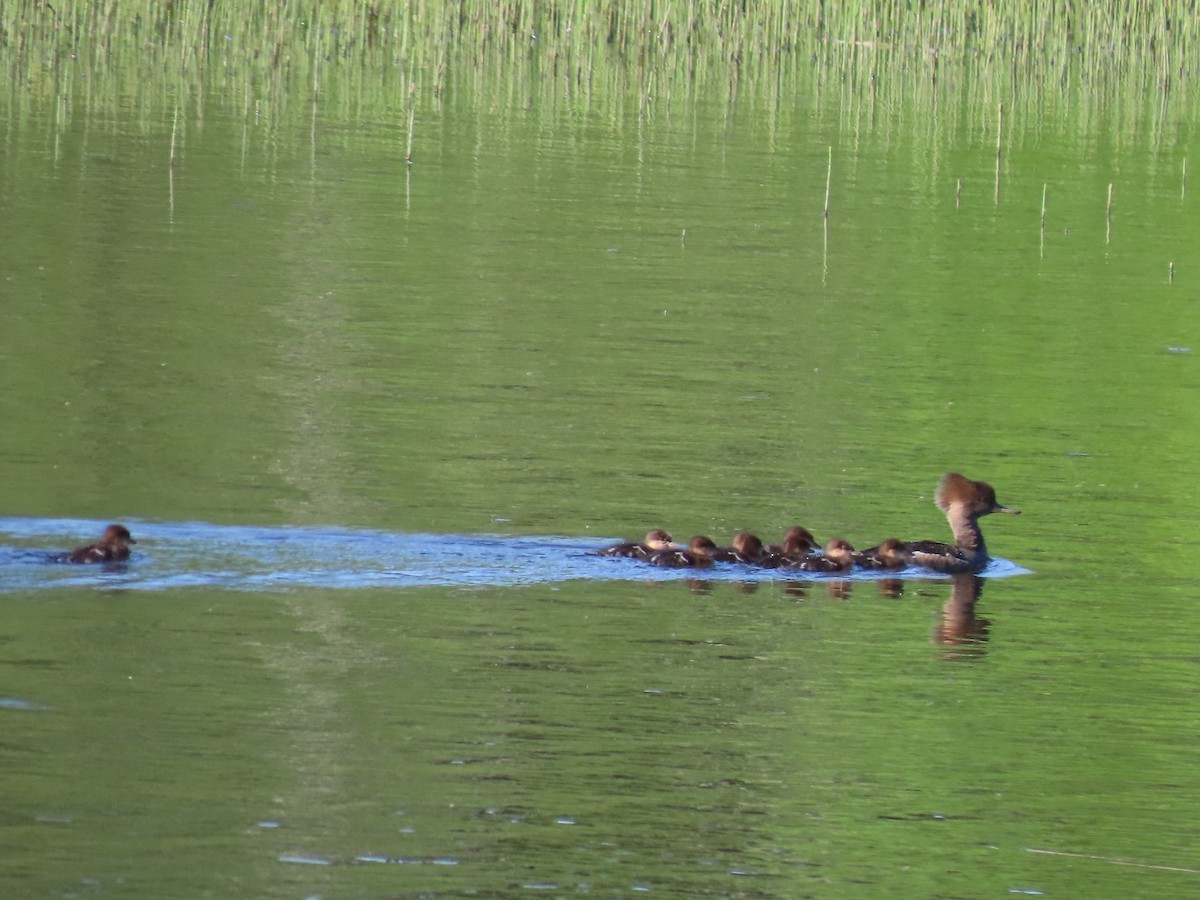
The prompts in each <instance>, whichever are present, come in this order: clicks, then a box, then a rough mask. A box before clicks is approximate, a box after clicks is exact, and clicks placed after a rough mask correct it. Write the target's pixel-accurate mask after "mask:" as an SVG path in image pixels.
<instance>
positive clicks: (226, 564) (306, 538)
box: [0, 519, 1028, 592]
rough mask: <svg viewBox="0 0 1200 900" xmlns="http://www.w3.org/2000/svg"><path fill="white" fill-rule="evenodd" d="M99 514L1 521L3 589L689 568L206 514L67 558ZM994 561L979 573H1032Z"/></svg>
mask: <svg viewBox="0 0 1200 900" xmlns="http://www.w3.org/2000/svg"><path fill="white" fill-rule="evenodd" d="M105 524H106V523H104V522H95V521H83V520H76V519H0V534H3V535H4V537H3V542H4V543H5V544H8V546H6V547H3V548H0V592H14V591H32V590H37V589H40V588H64V587H97V588H104V589H112V588H122V589H135V590H168V589H172V588H180V587H223V588H228V589H230V590H247V591H278V590H288V589H292V588H311V587H319V588H342V589H347V590H353V589H356V588H377V587H407V586H411V587H428V586H449V587H504V586H511V585H524V584H542V583H554V582H564V581H575V580H605V581H632V580H637V581H678V580H685V579H694V578H695V577H696V576H697V575H698V574H699V573H698V572H697V571H695V570H689V569H662V568H657V567H654V566H649V565H646V564H645V563H643V562H639V561H637V560H629V559H620V558H610V557H600V556H595V555H593V551H595V550H597V549H599V548H600V547H603V546H605V545H606V544H607V543H610V541H604V540H595V539H582V538H570V537H510V536H502V535H456V534H397V533H392V532H384V531H367V530H362V531H359V530H346V529H329V528H258V527H248V526H236V525H210V524H207V523H203V522H178V523H161V522H138V521H127V522H126V524H127V525H129V527H130V530H131V531H132V532H133V533H134V536H135V537H136V538H137V539H138V541H139V543H138V545H137V547H136V548H135V552H134V555H133V557H132V558H131V559H130V561H129V562H127V563H116V564H112V565H105V566H71V565H66V564H63V563H62V562H61V559H62V551H63V550H64V549H67V548H69V547H70V546H72V545H74V544H77V543H80V542H82V541H84V540H87V539H89V537H90V536H93V535H96V534H99V532H100V531H101V530H102V529H103V527H104V525H105ZM1027 572H1028V570H1027V569H1023V568H1021V567H1020V566H1017V565H1014V564H1013V563H1011V562H1009V561H1008V560H1004V559H993V560H992V562H991V564H990V565H989V566H988V568H987V570H986V571H985V572H984V573H983V574H984V575H985V576H987V577H1005V576H1010V575H1019V574H1025V573H1027ZM914 576H915V577H922V578H928V577H930V576H929V573H927V572H923V571H921V570H919V569H913V570H911V571H909V572H902V573H877V572H854V573H853V574H851V575H838V576H828V575H814V574H809V573H795V572H788V573H786V574H784V573H781V572H780V571H779V570H771V569H755V568H753V567H749V566H742V565H736V564H718V565H717V566H715V567H714V568H711V569H705V570H703V578H704V580H706V581H739V582H746V581H777V580H779V579H780V578H783V577H786V578H787V580H790V581H797V580H804V581H822V580H825V581H828V580H830V579H831V578H833V579H834V580H838V581H845V580H853V581H875V580H878V579H880V578H883V577H890V578H896V577H914Z"/></svg>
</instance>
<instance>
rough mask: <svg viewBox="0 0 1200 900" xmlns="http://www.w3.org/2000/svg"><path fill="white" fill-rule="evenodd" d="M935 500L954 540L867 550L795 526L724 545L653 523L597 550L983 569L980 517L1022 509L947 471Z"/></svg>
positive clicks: (676, 558)
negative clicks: (770, 539)
mask: <svg viewBox="0 0 1200 900" xmlns="http://www.w3.org/2000/svg"><path fill="white" fill-rule="evenodd" d="M934 500H935V502H936V504H937V507H938V509H940V510H941V511H942V512H944V513H945V514H946V520H947V522H949V524H950V529H951V531H952V532H953V533H954V543H952V544H947V543H942V542H940V541H901V540H899V539H897V538H888V539H887V540H885V541H882V542H881V543H879V544H877V545H875V546H874V547H870V548H868V549H866V550H855V549H854V546H853V545H852V544H851V543H850V542H849V541H846V540H843V539H842V538H835V539H834V540H831V541H829V543H827V544H826V545H825V547H824V549H823V550H820V551H818V544H817V541H816V539H814V538H813V536H812V532H810V531H809V530H808V529H807V528H804V527H803V526H800V525H796V526H794V527H792V528H790V529H788V531H787V533H786V534H785V535H784V537H783V542H782V543H781V544H773V545H769V546H768V545H764V544H763V542H762V540H761V539H760V538H759V537H758V536H757V535H755V534H752V533H750V532H740V533H738V534H736V535H734V537H733V541H732V542H731V545H730V546H729V547H718V546H717V545H716V544H715V543H714V542H713V541H712V539H711V538H709V537H708V536H706V535H702V534H699V535H696V536H695V537H693V538H692V539H691V540H690V541H688V543H687V546H686V547H681V546H679V545H678V544H676V543H675V542H674V541H673V540H672V538H671V535H670V534H668V533H667V532H666V531H663V530H662V529H654V530H653V531H651V532H649V533H648V534H647V535H646V537H645V538H644V539H643V540H642V541H639V542H631V543H623V544H616V545H615V546H612V547H606V548H605V549H603V550H599V551H597V553H598V554H599V555H600V556H620V557H628V558H630V559H640V560H642V561H644V562H648V563H650V564H651V565H656V566H667V567H671V568H706V567H709V566H712V565H713V564H714V563H718V562H733V563H744V564H746V565H752V566H759V567H761V568H770V569H786V570H792V571H799V572H830V573H837V572H849V571H850V570H851V569H853V568H854V567H855V566H858V567H859V568H863V569H874V570H882V571H899V570H901V569H904V568H907V567H908V566H910V565H915V566H919V567H921V568H925V569H930V570H932V571H935V572H942V573H946V574H955V573H958V572H978V571H980V570H981V569H983V568H984V567H985V566H987V564H988V560H989V559H990V557H989V556H988V552H987V546H986V545H985V544H984V541H983V532H982V531H981V530H980V528H979V518H980V517H981V516H986V515H988V514H990V513H994V512H1001V513H1010V514H1013V515H1016V514H1019V513H1020V510H1017V509H1012V508H1011V507H1007V506H1003V505H1001V504H1000V503H999V502H997V500H996V491H995V490H994V489H993V488H992V486H991V485H990V484H988V483H987V482H984V481H972V480H970V479H969V478H966V477H964V476H962V475H960V474H959V473H957V472H947V473H946V474H945V475H943V476H942V478H941V480H940V481H939V482H938V486H937V492H936V494H935V495H934Z"/></svg>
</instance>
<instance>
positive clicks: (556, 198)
mask: <svg viewBox="0 0 1200 900" xmlns="http://www.w3.org/2000/svg"><path fill="white" fill-rule="evenodd" d="M72 96H73V99H72V101H71V103H70V104H69V105H62V104H61V103H59V104H57V105H56V104H55V103H47V102H39V101H38V99H37V97H36V96H24V95H23V99H22V102H21V104H19V105H18V104H14V106H13V107H6V115H7V121H8V122H9V123H10V124H11V126H12V127H10V129H9V135H8V138H7V139H6V141H5V143H4V144H3V145H2V147H0V157H2V159H3V165H0V241H2V242H3V245H4V247H5V248H6V250H5V260H4V265H3V278H2V280H0V300H2V301H3V303H2V304H0V359H2V360H3V362H4V372H5V386H4V390H3V391H2V392H0V416H2V417H3V421H4V423H5V428H4V429H3V430H0V483H2V484H3V485H4V498H3V506H4V509H3V512H4V516H5V518H3V519H0V534H3V536H4V538H5V543H6V544H7V545H8V549H5V550H4V551H3V552H0V578H2V579H3V581H2V592H0V605H2V606H3V609H4V615H3V621H4V628H3V631H2V632H0V718H3V720H4V735H5V738H4V741H3V745H2V747H0V755H2V762H3V769H4V772H5V773H6V774H5V775H4V787H5V791H4V796H5V804H4V808H3V810H0V825H2V826H3V838H2V840H3V844H4V847H5V852H4V853H3V854H0V885H2V886H3V887H4V889H5V893H7V894H11V895H13V896H36V895H51V896H79V895H88V896H113V897H125V896H137V897H155V898H161V897H174V896H178V897H193V896H198V895H205V894H211V895H217V896H262V897H297V896H304V897H307V896H330V897H333V896H364V897H372V896H409V895H416V894H423V895H428V896H460V895H476V896H478V895H486V896H529V895H553V896H560V895H603V896H613V895H619V896H628V895H632V894H640V893H642V892H648V893H651V894H657V895H669V896H681V895H694V894H704V893H711V894H717V895H726V896H760V897H779V898H793V897H802V896H814V897H840V896H845V897H862V896H940V895H948V896H970V897H984V896H997V895H1000V894H1008V893H1017V894H1031V895H1032V894H1041V895H1045V896H1061V897H1076V896H1081V895H1086V896H1191V895H1194V894H1195V893H1196V889H1197V881H1196V879H1197V877H1198V876H1197V870H1198V869H1200V859H1197V858H1196V856H1195V850H1194V847H1193V846H1192V844H1193V842H1192V835H1193V834H1194V833H1195V831H1196V828H1197V825H1198V824H1200V823H1198V820H1197V812H1196V810H1197V809H1200V802H1198V801H1200V797H1198V796H1197V789H1196V788H1195V786H1194V781H1195V780H1194V778H1193V777H1192V775H1193V773H1194V772H1195V770H1196V765H1197V762H1200V760H1198V759H1197V756H1198V750H1197V748H1198V747H1200V742H1198V741H1197V733H1196V732H1197V722H1196V717H1195V715H1194V714H1193V713H1192V710H1193V708H1194V703H1193V698H1192V695H1193V693H1194V685H1195V681H1196V675H1197V672H1196V656H1195V653H1194V647H1195V646H1196V643H1197V640H1198V639H1200V634H1197V631H1198V630H1200V629H1198V628H1197V626H1196V624H1195V622H1196V619H1195V616H1194V615H1192V612H1193V607H1194V605H1195V602H1196V600H1197V596H1196V593H1197V592H1196V590H1195V589H1194V587H1193V581H1194V576H1193V569H1194V563H1195V560H1196V553H1195V548H1196V547H1197V545H1198V543H1200V534H1197V531H1196V528H1195V526H1194V524H1193V523H1194V521H1195V515H1194V508H1195V505H1196V500H1197V497H1196V491H1195V490H1194V489H1192V488H1191V487H1190V485H1193V484H1196V483H1198V478H1197V476H1198V475H1200V473H1198V472H1197V463H1196V459H1197V455H1196V453H1195V452H1193V451H1194V445H1195V440H1196V435H1197V429H1196V427H1195V424H1196V412H1195V403H1194V394H1195V391H1196V388H1197V386H1198V385H1200V372H1198V371H1197V368H1196V366H1197V359H1198V358H1200V357H1198V355H1197V354H1198V353H1200V349H1198V348H1200V338H1198V337H1197V327H1198V325H1200V323H1198V322H1197V315H1198V314H1197V311H1196V306H1195V303H1194V298H1193V293H1194V292H1193V291H1192V288H1191V285H1192V283H1193V274H1194V272H1196V271H1200V259H1197V248H1198V247H1200V240H1198V238H1200V235H1198V234H1197V225H1196V221H1197V220H1196V217H1195V216H1194V215H1193V210H1192V209H1191V206H1192V197H1191V196H1190V195H1189V194H1188V193H1187V191H1186V189H1184V186H1183V185H1182V183H1181V179H1180V177H1179V173H1180V172H1181V165H1182V162H1183V160H1184V159H1185V158H1190V157H1194V156H1195V154H1194V153H1193V152H1192V151H1193V149H1194V141H1193V138H1192V130H1191V124H1190V122H1188V121H1182V122H1179V123H1178V125H1177V127H1174V128H1170V129H1168V128H1156V129H1153V130H1152V131H1150V132H1147V136H1146V139H1145V140H1141V139H1139V138H1138V137H1137V134H1136V129H1130V128H1128V127H1126V125H1127V124H1128V120H1127V119H1125V118H1121V117H1113V118H1111V119H1110V118H1106V117H1105V116H1103V115H1100V114H1097V113H1096V110H1097V109H1098V107H1097V106H1095V105H1083V106H1076V105H1072V104H1070V103H1065V104H1064V105H1061V106H1054V105H1051V106H1049V107H1048V108H1047V111H1046V112H1045V114H1044V115H1043V116H1042V117H1041V118H1040V119H1038V118H1037V117H1036V116H1033V115H1029V114H1027V115H1025V116H1024V117H1022V116H1021V115H1015V116H1014V118H1013V121H1012V122H1010V126H1011V130H1010V132H1009V139H1008V140H1009V143H1008V144H1007V145H1006V153H1005V155H1004V157H1003V161H1002V171H1001V176H1002V178H1001V190H1000V194H999V198H998V199H997V196H996V193H995V171H994V168H995V135H994V132H993V131H992V125H993V118H992V114H991V111H990V110H988V111H987V112H986V113H985V112H983V111H982V110H981V109H975V108H968V107H967V105H966V104H965V101H964V104H963V107H962V108H959V107H955V108H954V110H953V112H952V111H951V108H949V107H946V106H941V107H938V109H939V110H941V111H940V112H939V113H938V114H937V115H936V116H932V115H930V107H929V105H928V103H927V102H926V101H924V100H922V99H921V98H920V97H913V98H910V99H911V104H910V105H905V104H904V103H902V102H900V100H899V99H897V100H896V101H895V102H892V103H889V104H886V105H885V104H879V105H877V106H872V105H871V104H868V103H865V102H861V101H862V100H863V98H855V97H850V96H847V97H842V96H841V95H840V94H839V93H838V92H836V91H833V90H829V89H826V88H824V87H822V88H820V89H818V88H817V87H812V88H811V89H805V90H800V89H797V90H795V91H791V92H787V93H786V99H783V98H780V97H777V98H776V105H775V106H773V107H770V108H768V107H766V106H764V105H762V104H760V103H758V102H757V101H753V100H745V101H741V102H737V103H734V104H732V105H731V104H730V103H729V97H728V96H727V95H721V96H708V95H702V96H698V97H694V98H686V99H685V98H682V97H680V98H677V99H676V100H674V101H672V102H671V103H660V104H658V105H653V104H651V105H646V104H639V103H638V102H637V100H636V98H635V99H631V100H630V101H629V102H628V103H626V104H619V103H618V104H615V105H607V106H606V105H602V104H599V103H596V104H594V105H589V104H587V103H580V104H578V105H572V104H570V103H566V102H564V103H563V104H562V105H559V106H545V105H539V104H537V103H529V104H524V105H519V104H507V103H500V102H496V103H491V104H487V103H484V104H479V105H474V104H472V103H470V102H468V98H464V97H448V98H445V100H444V101H443V102H442V103H441V104H440V105H437V106H436V107H432V108H425V107H423V108H422V117H421V120H420V129H419V130H418V132H417V142H416V147H415V151H414V164H413V165H412V166H407V165H405V164H404V159H403V157H404V141H403V129H402V128H401V127H400V126H399V125H398V124H397V123H398V122H399V121H400V120H399V119H398V118H392V119H388V120H384V119H382V118H380V117H378V116H374V117H373V116H372V115H369V114H367V113H363V114H359V113H356V112H353V111H348V109H347V108H346V107H345V106H342V107H331V106H325V105H322V104H321V103H318V104H317V105H316V106H315V107H312V106H306V105H304V104H302V103H295V104H293V105H292V106H291V107H290V108H289V109H288V110H286V111H285V110H271V111H270V115H263V114H262V113H261V111H260V112H253V111H251V112H249V113H248V112H247V105H246V103H245V101H244V98H241V99H240V100H239V102H236V103H235V102H232V101H231V100H230V98H229V97H228V96H227V95H225V94H223V93H222V92H221V91H220V90H214V91H213V92H212V93H210V94H208V95H206V96H205V98H203V99H202V100H198V101H196V103H194V104H185V105H184V106H183V109H184V114H183V116H182V121H180V122H176V121H175V120H174V117H173V115H172V114H171V112H170V110H171V109H173V107H170V106H163V105H161V104H160V105H158V106H155V105H154V104H153V103H150V105H149V106H148V107H146V106H137V105H135V104H129V105H127V106H125V107H123V106H122V105H121V104H120V103H117V104H103V103H99V102H97V103H96V104H95V105H94V106H92V107H89V106H88V105H87V104H86V102H85V100H86V95H82V94H81V95H72ZM889 96H894V95H889ZM142 99H143V100H145V99H146V98H142ZM18 106H19V108H18ZM368 112H369V110H368ZM830 147H832V148H833V159H834V170H833V172H834V175H833V180H832V189H831V213H830V216H829V219H828V221H827V222H826V220H825V219H823V217H822V216H821V209H822V206H823V202H824V192H825V184H826V171H827V169H826V166H827V163H828V159H829V155H828V153H829V148H830ZM959 179H961V180H962V191H961V195H960V196H959V197H958V199H957V200H956V193H957V183H958V180H959ZM1109 183H1115V197H1116V205H1115V208H1114V214H1113V217H1112V222H1111V226H1110V225H1109V223H1108V221H1107V216H1106V211H1105V203H1106V197H1107V187H1108V184H1109ZM1044 186H1045V187H1046V188H1047V197H1048V208H1047V220H1046V228H1045V229H1044V231H1043V229H1042V228H1041V224H1040V210H1041V198H1042V193H1043V187H1044ZM1172 262H1173V263H1174V264H1175V273H1176V275H1175V280H1174V282H1173V283H1172V282H1171V281H1170V280H1169V278H1168V271H1169V264H1170V263H1172ZM950 469H956V470H961V471H963V472H964V473H965V474H967V475H968V476H969V477H972V478H984V479H987V480H989V481H991V482H992V483H993V484H995V486H996V488H997V490H998V492H999V497H1000V500H1001V502H1004V503H1008V504H1012V505H1014V506H1018V507H1021V508H1022V509H1023V510H1024V513H1025V514H1024V515H1023V516H1021V517H1020V518H1019V519H1012V518H1009V517H995V518H996V519H1002V520H1003V521H996V522H993V521H991V520H988V521H987V522H986V531H987V535H988V543H989V547H990V549H991V550H992V553H993V554H994V555H995V556H996V557H997V558H998V559H999V560H1002V561H1006V562H1004V563H1002V565H1003V566H1004V568H1002V569H1001V570H1000V571H999V572H997V574H1005V573H1008V574H1019V577H1011V578H990V577H989V578H986V579H983V580H982V582H981V583H978V584H976V583H974V582H972V583H971V584H970V585H967V586H966V589H964V587H963V586H962V585H960V584H954V583H951V582H949V581H945V580H922V579H917V578H909V577H906V578H905V579H904V580H903V582H902V583H901V584H900V585H899V587H898V589H896V588H895V587H894V586H891V585H886V584H885V583H884V582H883V580H882V579H869V580H852V581H851V582H850V584H849V585H842V584H841V582H840V580H837V579H816V580H813V581H809V582H803V583H800V584H798V585H797V584H794V583H789V582H785V581H782V580H780V579H778V577H776V576H774V575H771V576H769V577H768V576H763V575H758V574H754V573H747V572H743V571H735V570H732V569H731V570H724V569H722V570H720V571H717V572H716V573H713V574H712V575H709V574H706V575H705V577H704V578H702V579H700V580H697V579H695V578H692V577H691V575H692V574H693V573H661V572H658V571H656V570H650V569H649V568H648V567H637V566H636V565H634V564H631V563H626V562H623V561H617V560H603V559H597V558H595V557H589V556H588V555H587V552H588V551H589V550H591V549H594V548H596V547H598V546H602V545H603V543H604V542H606V541H608V540H613V539H617V538H631V537H635V536H637V535H640V534H643V533H645V531H646V530H647V529H648V528H650V527H667V528H669V529H671V530H672V532H673V533H675V534H676V536H677V537H678V536H680V535H690V534H694V533H709V534H712V535H713V536H714V537H716V538H717V539H718V540H721V541H725V540H728V538H729V537H730V536H731V535H732V534H733V533H734V532H735V531H738V530H743V529H754V530H756V531H758V532H759V533H761V534H763V535H778V534H781V533H782V532H783V531H784V529H785V528H787V527H788V526H790V525H793V524H796V523H803V524H805V525H807V526H808V527H810V528H811V529H812V530H813V531H814V532H815V533H817V534H819V535H820V536H822V537H826V538H827V537H832V536H841V535H845V536H848V537H850V538H852V539H853V540H855V541H856V542H859V543H862V544H867V543H872V542H874V541H877V540H879V539H881V538H883V537H887V536H889V535H898V536H900V537H904V538H914V539H915V538H939V537H944V536H945V534H946V526H945V521H944V518H943V517H942V516H941V514H940V513H939V512H938V511H937V510H936V509H935V508H934V505H933V502H932V500H933V498H932V494H933V489H934V486H935V484H936V483H937V479H938V477H939V476H940V475H941V474H942V472H944V471H946V470H950ZM110 521H124V522H126V523H127V524H130V525H131V527H132V528H133V530H134V533H135V536H138V537H139V538H144V544H139V545H138V547H137V553H136V555H135V558H134V560H132V561H131V563H129V564H128V565H126V566H119V567H115V568H113V569H111V570H106V569H104V568H100V569H87V570H80V569H77V568H75V567H68V566H62V565H52V564H49V563H47V562H46V561H45V557H44V556H40V555H39V554H44V553H48V552H50V551H55V550H62V549H66V548H69V547H71V546H73V545H74V544H77V543H81V542H84V541H87V540H91V539H93V538H94V536H95V535H96V534H98V533H99V530H100V528H101V527H102V526H103V525H104V524H105V523H107V522H110ZM1147 548H1149V549H1147ZM459 551H461V552H459ZM1146 556H1149V557H1150V562H1149V563H1147V562H1146V561H1145V557H1146ZM1008 566H1011V567H1012V568H1011V569H1009V568H1007V567H1008ZM1018 570H1019V572H1018ZM980 589H981V590H982V593H981V594H980V596H979V597H978V599H975V596H974V594H975V592H976V591H977V590H980ZM964 590H965V593H964Z"/></svg>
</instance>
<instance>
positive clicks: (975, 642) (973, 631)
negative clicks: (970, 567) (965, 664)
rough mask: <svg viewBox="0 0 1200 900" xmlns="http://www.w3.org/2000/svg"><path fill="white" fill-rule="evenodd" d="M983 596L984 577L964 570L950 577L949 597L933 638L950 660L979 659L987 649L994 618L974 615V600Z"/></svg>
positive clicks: (934, 630) (945, 657)
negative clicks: (982, 617)
mask: <svg viewBox="0 0 1200 900" xmlns="http://www.w3.org/2000/svg"><path fill="white" fill-rule="evenodd" d="M981 596H983V579H982V578H980V577H979V576H978V575H976V574H975V573H974V572H962V573H960V574H958V575H955V576H954V577H953V578H952V579H951V581H950V599H949V600H947V601H946V605H945V606H943V607H942V621H941V622H940V623H938V625H937V627H935V628H934V629H933V642H934V643H935V644H938V645H940V646H941V647H942V648H943V650H942V657H943V658H944V659H947V660H961V659H977V658H978V657H980V656H983V654H984V653H986V652H987V648H986V646H985V645H986V644H987V640H988V631H989V630H990V629H991V625H992V623H991V621H989V620H988V619H980V618H976V616H975V604H976V603H978V602H979V598H980V597H981Z"/></svg>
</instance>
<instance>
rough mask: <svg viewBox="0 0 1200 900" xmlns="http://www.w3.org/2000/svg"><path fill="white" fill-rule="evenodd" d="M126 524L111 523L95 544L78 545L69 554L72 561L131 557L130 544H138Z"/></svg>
mask: <svg viewBox="0 0 1200 900" xmlns="http://www.w3.org/2000/svg"><path fill="white" fill-rule="evenodd" d="M136 543H137V541H135V540H134V539H133V537H132V535H130V533H129V529H128V528H126V527H125V526H124V525H109V526H108V527H107V528H105V529H104V534H102V535H101V536H100V540H99V541H97V542H96V543H94V544H86V545H84V546H83V547H76V548H75V549H74V550H72V551H71V552H70V553H68V554H67V562H71V563H105V562H122V561H124V560H127V559H129V545H130V544H136Z"/></svg>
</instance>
